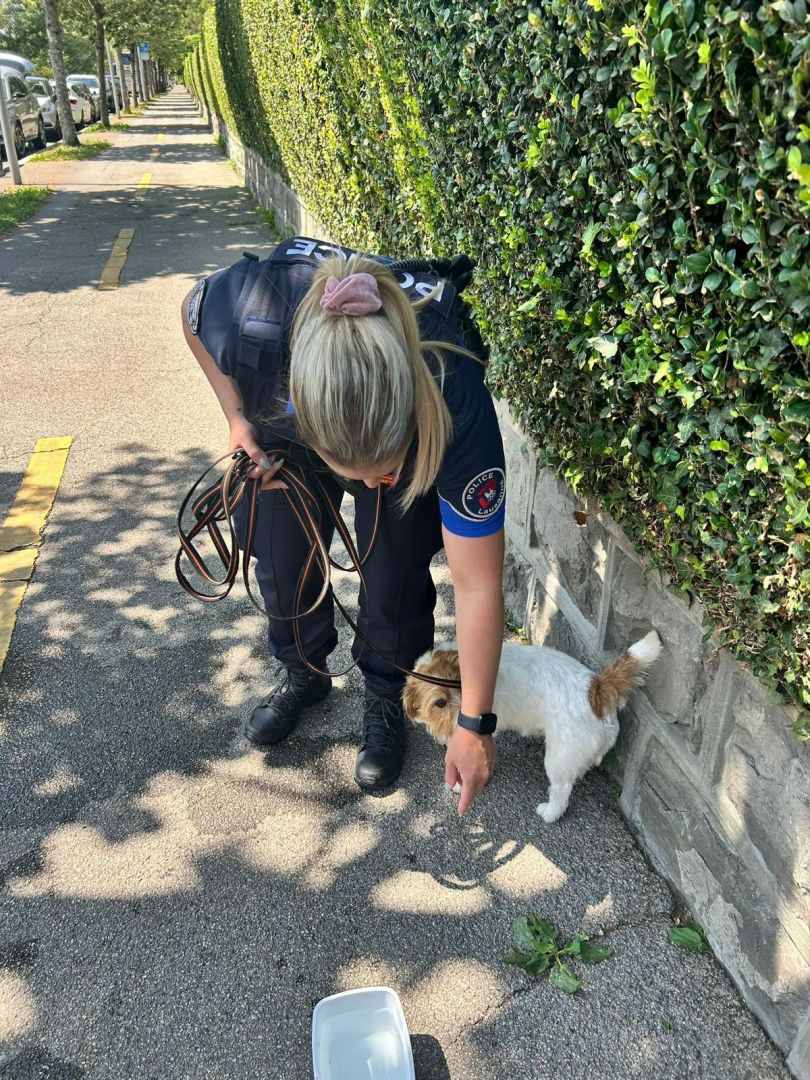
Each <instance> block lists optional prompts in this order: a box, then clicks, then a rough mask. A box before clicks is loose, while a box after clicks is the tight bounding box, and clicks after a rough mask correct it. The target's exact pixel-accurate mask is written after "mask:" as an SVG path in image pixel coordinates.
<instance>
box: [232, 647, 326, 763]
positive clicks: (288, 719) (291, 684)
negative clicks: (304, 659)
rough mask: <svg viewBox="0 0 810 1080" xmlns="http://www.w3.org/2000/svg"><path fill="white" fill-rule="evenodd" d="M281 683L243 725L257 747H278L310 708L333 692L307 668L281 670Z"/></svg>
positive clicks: (324, 679) (318, 676)
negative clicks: (276, 744)
mask: <svg viewBox="0 0 810 1080" xmlns="http://www.w3.org/2000/svg"><path fill="white" fill-rule="evenodd" d="M280 674H281V679H280V680H279V682H278V685H277V686H276V687H275V688H274V689H273V691H272V693H271V694H270V696H269V697H268V698H267V700H266V701H263V702H262V703H261V705H257V706H256V708H255V709H254V710H253V715H252V716H251V718H250V720H248V722H247V724H246V725H245V736H246V737H247V738H248V739H249V740H250V741H251V742H252V743H255V744H256V746H273V745H275V743H280V742H282V741H283V740H284V739H286V738H287V736H288V735H289V734H290V732H291V731H292V730H293V728H294V727H295V725H296V724H297V723H298V717H299V716H300V715H301V713H302V712H303V711H304V709H306V708H308V707H309V706H310V705H316V704H317V703H318V702H319V701H323V699H324V698H325V697H326V695H327V694H328V693H329V691H330V690H331V689H332V680H331V679H330V678H328V677H327V676H326V675H316V674H314V673H313V672H311V671H309V670H308V669H307V668H291V667H286V666H282V668H281V672H280Z"/></svg>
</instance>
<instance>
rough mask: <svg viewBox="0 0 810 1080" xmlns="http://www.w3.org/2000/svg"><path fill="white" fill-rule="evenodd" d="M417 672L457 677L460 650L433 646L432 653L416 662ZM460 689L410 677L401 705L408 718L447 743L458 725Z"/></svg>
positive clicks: (450, 677) (441, 677)
mask: <svg viewBox="0 0 810 1080" xmlns="http://www.w3.org/2000/svg"><path fill="white" fill-rule="evenodd" d="M414 670H415V671H417V672H419V673H424V674H425V675H435V676H436V677H437V678H439V679H458V677H459V666H458V652H457V651H456V650H455V649H434V651H433V653H432V654H431V656H430V657H429V658H428V659H427V660H425V661H423V662H422V663H421V664H417V666H416V668H415V669H414ZM459 704H460V692H459V691H458V690H453V689H451V688H449V687H444V686H433V685H432V684H431V683H427V682H423V681H422V680H421V679H416V678H414V676H413V675H410V676H408V678H407V679H406V680H405V687H404V689H403V691H402V706H403V708H404V709H405V713H406V715H407V716H408V718H409V719H411V720H413V721H414V723H417V724H424V725H425V727H426V728H427V729H428V731H429V732H430V734H431V735H432V736H433V738H434V739H436V741H437V742H447V740H448V739H449V738H450V736H451V735H452V734H453V731H454V730H455V726H456V718H457V716H458V710H459Z"/></svg>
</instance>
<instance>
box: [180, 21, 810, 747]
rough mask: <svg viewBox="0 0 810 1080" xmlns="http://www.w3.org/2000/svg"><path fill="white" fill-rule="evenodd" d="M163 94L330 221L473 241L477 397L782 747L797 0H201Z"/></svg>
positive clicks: (797, 154)
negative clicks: (648, 578)
mask: <svg viewBox="0 0 810 1080" xmlns="http://www.w3.org/2000/svg"><path fill="white" fill-rule="evenodd" d="M206 69H207V73H206ZM186 83H187V85H189V86H190V87H191V88H192V89H193V90H194V92H195V93H196V94H197V95H198V96H200V97H201V98H204V99H205V100H206V101H207V102H208V104H209V105H210V106H211V107H212V108H215V109H216V110H217V111H219V112H220V113H221V114H222V115H223V116H224V117H226V119H227V116H228V113H227V112H226V110H228V109H229V110H230V115H231V116H232V117H233V118H234V124H235V128H236V130H237V132H238V133H239V135H240V137H241V138H242V139H243V141H245V142H246V143H247V144H248V145H252V146H254V147H255V148H256V149H257V150H260V152H262V153H264V154H265V156H267V157H269V159H270V160H271V161H275V160H276V158H274V156H273V154H274V152H275V149H274V148H276V147H277V152H278V155H279V156H280V160H281V161H283V165H284V169H285V170H286V175H287V176H288V177H289V181H290V183H291V184H292V186H293V187H295V188H296V190H298V192H299V193H300V194H301V196H302V198H303V199H304V201H305V202H306V203H307V204H308V206H309V207H310V209H311V210H312V212H313V213H314V214H315V216H316V217H318V218H319V219H320V220H321V221H322V222H323V224H324V225H325V227H326V228H328V229H329V230H330V232H331V233H332V234H333V235H334V236H336V237H337V238H339V239H342V240H344V241H345V242H347V243H350V244H356V245H360V246H364V247H367V248H376V249H380V250H392V251H397V252H401V253H402V254H406V253H413V252H416V251H432V252H434V253H437V254H448V253H454V252H455V251H458V250H465V251H467V252H470V253H473V254H475V255H477V257H478V258H479V260H480V269H479V274H478V277H477V284H476V288H475V291H474V300H475V304H476V307H477V311H478V314H479V317H480V320H481V322H482V323H483V324H484V326H485V329H486V331H487V334H488V336H489V338H490V340H491V342H492V345H493V364H492V372H491V381H492V384H493V389H495V390H496V391H497V392H500V393H503V394H505V395H506V396H507V397H508V399H509V401H510V404H511V406H512V407H513V410H514V411H515V413H516V414H517V415H518V416H519V418H520V420H521V423H522V425H523V427H524V428H525V429H526V430H528V431H529V432H530V433H531V434H532V436H533V438H534V441H535V443H536V446H537V447H538V449H540V451H541V453H542V454H543V455H544V456H545V459H546V460H547V462H548V463H549V464H551V465H553V466H555V467H556V468H558V469H559V470H560V471H561V472H562V473H563V474H564V475H565V476H566V478H567V479H568V480H569V481H570V482H571V483H572V484H573V486H574V487H575V488H577V489H579V490H581V491H584V492H592V493H595V494H596V495H598V496H599V497H600V499H601V500H602V501H603V503H604V504H605V506H606V507H607V509H608V510H609V511H610V512H611V513H612V514H613V515H614V517H615V518H616V519H617V520H618V521H620V522H621V524H622V525H623V527H624V528H625V529H626V531H627V532H628V533H629V534H630V535H631V536H633V537H634V539H635V540H636V541H637V542H638V543H639V544H640V545H641V546H642V547H643V548H644V549H646V550H647V551H648V552H650V553H651V554H653V556H654V557H655V559H656V560H657V561H658V563H659V565H661V566H662V567H663V568H664V569H665V570H666V571H667V572H668V574H669V575H670V577H671V579H672V581H673V584H674V585H675V586H676V587H678V588H680V589H681V590H683V591H684V592H685V593H687V594H690V595H695V596H697V597H699V598H700V599H701V600H702V601H703V603H704V604H705V605H706V607H707V608H708V609H709V612H710V613H711V615H712V617H713V618H714V621H715V623H716V626H717V629H718V631H719V633H720V635H721V637H722V638H723V640H724V641H725V642H727V643H728V644H729V646H730V647H731V648H732V649H733V650H734V651H735V652H736V654H737V655H738V656H739V657H740V659H742V660H743V661H745V662H746V663H747V664H748V665H749V666H750V667H751V668H752V669H753V670H754V671H755V672H756V673H757V674H758V675H759V676H760V677H762V678H763V679H764V680H765V681H766V682H768V683H769V684H770V685H772V686H773V687H775V688H776V689H777V690H778V691H780V692H781V693H782V695H783V696H784V697H785V698H786V699H788V700H790V701H792V702H793V703H794V704H796V705H798V706H799V708H800V710H801V715H800V720H799V722H798V724H797V726H796V730H797V733H799V734H803V735H804V736H810V721H808V719H807V717H808V712H807V709H808V707H810V434H808V433H809V432H810V230H809V229H808V225H810V116H808V103H809V101H810V22H809V21H808V15H807V8H806V3H805V0H778V2H776V3H770V4H766V5H760V4H758V3H756V2H746V0H742V2H737V3H735V4H733V5H728V4H722V3H719V2H713V0H705V2H698V0H667V2H663V3H662V2H660V0H646V2H643V3H642V2H641V0H625V2H623V3H619V2H611V0H541V2H537V3H531V4H525V3H519V2H514V0H491V2H489V3H480V2H472V0H454V2H452V3H451V2H450V0H378V2H376V3H374V4H372V3H370V2H365V3H359V2H357V0H328V2H327V0H216V3H215V5H214V7H213V8H212V9H211V10H210V11H209V14H208V16H207V19H206V25H205V30H204V33H203V35H202V38H201V41H200V44H199V46H198V47H197V50H196V52H194V53H192V54H190V56H189V57H188V58H187V61H186Z"/></svg>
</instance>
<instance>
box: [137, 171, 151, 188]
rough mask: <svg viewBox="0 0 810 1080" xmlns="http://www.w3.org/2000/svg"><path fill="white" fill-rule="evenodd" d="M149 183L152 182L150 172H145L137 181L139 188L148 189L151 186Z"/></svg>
mask: <svg viewBox="0 0 810 1080" xmlns="http://www.w3.org/2000/svg"><path fill="white" fill-rule="evenodd" d="M151 182H152V174H151V173H150V172H145V173H144V174H143V176H142V177H141V178H140V180H139V181H138V187H139V188H148V187H149V185H150V184H151Z"/></svg>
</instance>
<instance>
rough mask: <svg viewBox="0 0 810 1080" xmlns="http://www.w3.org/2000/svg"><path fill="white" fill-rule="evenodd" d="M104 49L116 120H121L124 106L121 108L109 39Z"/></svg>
mask: <svg viewBox="0 0 810 1080" xmlns="http://www.w3.org/2000/svg"><path fill="white" fill-rule="evenodd" d="M104 48H105V50H106V54H107V67H108V68H109V69H110V90H112V99H113V110H114V112H115V119H116V120H120V119H121V108H123V106H121V107H120V108H119V105H120V101H121V99H120V95H119V93H118V90H117V89H116V87H115V64H114V63H113V54H112V49H111V48H110V42H109V39H107V38H106V37H105V40H104Z"/></svg>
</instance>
